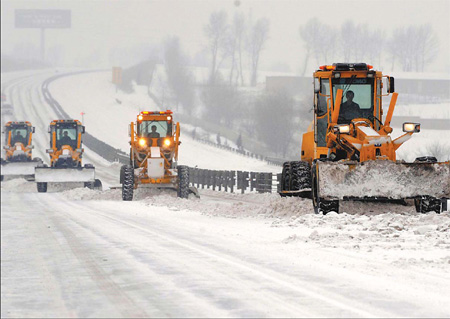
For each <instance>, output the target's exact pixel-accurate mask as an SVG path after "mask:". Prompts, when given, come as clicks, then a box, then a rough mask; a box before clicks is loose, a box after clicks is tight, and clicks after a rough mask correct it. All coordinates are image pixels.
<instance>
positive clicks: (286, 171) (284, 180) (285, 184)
mask: <svg viewBox="0 0 450 319" xmlns="http://www.w3.org/2000/svg"><path fill="white" fill-rule="evenodd" d="M290 180H291V162H285V163H283V170H282V171H281V181H280V184H281V187H280V190H281V191H287V190H289V185H290ZM280 196H281V197H286V196H288V194H286V193H283V192H281V193H280Z"/></svg>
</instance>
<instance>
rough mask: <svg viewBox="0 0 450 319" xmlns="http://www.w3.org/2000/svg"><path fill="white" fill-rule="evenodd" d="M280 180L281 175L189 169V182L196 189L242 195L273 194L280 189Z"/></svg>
mask: <svg viewBox="0 0 450 319" xmlns="http://www.w3.org/2000/svg"><path fill="white" fill-rule="evenodd" d="M280 180H281V174H273V173H264V172H247V171H220V170H209V169H201V168H192V167H190V168H189V182H190V184H191V185H192V186H195V187H197V188H198V189H200V188H201V189H205V188H207V189H211V190H214V191H215V190H217V191H225V192H230V193H235V192H240V193H242V194H244V193H245V192H253V191H256V192H258V193H275V192H278V191H279V189H280Z"/></svg>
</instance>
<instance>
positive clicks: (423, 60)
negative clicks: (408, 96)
mask: <svg viewBox="0 0 450 319" xmlns="http://www.w3.org/2000/svg"><path fill="white" fill-rule="evenodd" d="M389 51H390V53H391V55H392V58H393V59H396V60H398V61H399V63H400V64H401V65H402V70H403V71H406V72H411V71H416V72H417V71H424V69H425V66H426V65H427V64H428V63H430V62H432V61H433V60H434V59H435V58H436V56H437V53H438V52H439V42H438V39H437V37H436V35H435V33H434V31H433V30H432V28H431V26H430V25H421V26H414V25H413V26H409V27H407V28H405V27H402V28H397V29H395V30H394V33H393V35H392V39H391V41H390V42H389Z"/></svg>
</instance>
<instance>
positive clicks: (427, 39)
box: [415, 24, 439, 72]
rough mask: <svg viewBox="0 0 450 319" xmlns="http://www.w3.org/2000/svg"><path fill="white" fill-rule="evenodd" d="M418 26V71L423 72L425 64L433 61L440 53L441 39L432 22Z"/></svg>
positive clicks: (416, 62) (416, 63) (416, 61)
mask: <svg viewBox="0 0 450 319" xmlns="http://www.w3.org/2000/svg"><path fill="white" fill-rule="evenodd" d="M416 28H417V37H416V40H417V42H416V43H417V46H416V48H417V51H416V57H415V65H416V71H421V72H423V71H424V69H425V66H426V65H427V64H428V63H430V62H432V61H433V60H434V59H435V58H436V56H437V55H438V53H439V40H438V38H437V36H436V34H435V32H434V31H433V29H432V28H431V25H430V24H426V25H421V26H418V27H416Z"/></svg>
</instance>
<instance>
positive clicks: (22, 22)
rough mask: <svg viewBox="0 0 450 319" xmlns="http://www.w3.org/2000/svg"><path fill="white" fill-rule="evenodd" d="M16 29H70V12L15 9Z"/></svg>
mask: <svg viewBox="0 0 450 319" xmlns="http://www.w3.org/2000/svg"><path fill="white" fill-rule="evenodd" d="M15 13H16V20H15V26H16V28H41V29H44V28H70V27H71V11H70V10H37V9H16V12H15Z"/></svg>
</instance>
